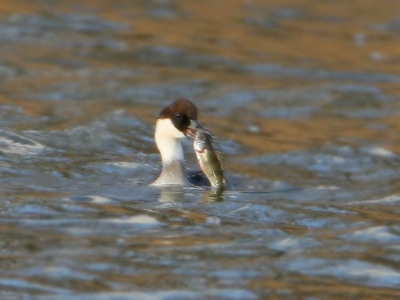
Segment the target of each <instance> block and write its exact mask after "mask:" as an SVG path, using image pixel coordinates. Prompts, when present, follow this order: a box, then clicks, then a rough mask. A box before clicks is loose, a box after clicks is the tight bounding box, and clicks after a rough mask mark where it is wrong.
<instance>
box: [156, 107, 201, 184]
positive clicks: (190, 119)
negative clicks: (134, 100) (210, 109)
mask: <svg viewBox="0 0 400 300" xmlns="http://www.w3.org/2000/svg"><path fill="white" fill-rule="evenodd" d="M197 115H198V111H197V107H196V105H194V104H193V103H192V102H191V101H189V100H187V99H178V100H176V101H174V102H172V103H171V104H169V105H168V106H166V107H164V108H163V109H162V110H161V112H160V114H159V116H158V119H157V122H156V128H155V133H154V139H155V142H156V145H157V148H158V150H159V152H160V154H161V163H162V168H161V173H160V175H159V176H158V177H157V179H156V180H155V181H154V182H153V183H152V184H151V185H153V186H162V185H179V186H190V185H192V184H194V185H205V184H204V183H205V182H207V179H205V178H204V176H202V174H200V173H199V172H196V173H195V174H187V173H186V171H185V167H184V162H185V158H184V155H183V149H182V143H181V139H183V138H185V137H189V138H194V136H195V134H196V132H197V131H206V132H207V131H208V130H207V129H206V128H205V127H204V126H203V125H201V123H200V122H198V121H197Z"/></svg>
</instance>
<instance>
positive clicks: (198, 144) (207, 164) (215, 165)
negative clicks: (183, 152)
mask: <svg viewBox="0 0 400 300" xmlns="http://www.w3.org/2000/svg"><path fill="white" fill-rule="evenodd" d="M193 149H194V151H195V153H196V157H197V161H198V163H199V165H200V168H201V170H202V171H203V173H204V174H205V175H206V177H207V179H208V180H209V181H210V185H211V187H212V188H216V189H218V190H219V191H221V192H222V190H223V189H224V187H225V184H226V183H225V177H224V170H223V164H222V159H221V155H220V153H219V152H218V151H216V150H215V149H214V148H213V145H212V137H211V134H210V133H209V132H207V131H202V130H198V131H197V132H196V134H195V137H194V141H193Z"/></svg>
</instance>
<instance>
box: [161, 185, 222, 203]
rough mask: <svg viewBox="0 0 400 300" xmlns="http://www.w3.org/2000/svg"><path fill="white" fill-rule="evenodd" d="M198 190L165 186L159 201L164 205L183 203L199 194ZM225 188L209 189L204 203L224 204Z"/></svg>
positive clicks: (204, 196)
mask: <svg viewBox="0 0 400 300" xmlns="http://www.w3.org/2000/svg"><path fill="white" fill-rule="evenodd" d="M197 190H198V189H191V188H184V187H181V186H165V187H162V188H160V190H159V191H160V194H159V197H158V201H159V202H162V203H171V202H183V201H185V200H189V199H188V198H190V196H193V195H195V194H197V193H196V192H195V191H197ZM223 192H224V188H223V187H222V186H221V187H215V188H211V189H207V190H205V191H204V192H203V194H202V199H203V202H222V201H223V200H224V196H223Z"/></svg>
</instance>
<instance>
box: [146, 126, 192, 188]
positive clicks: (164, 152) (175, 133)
mask: <svg viewBox="0 0 400 300" xmlns="http://www.w3.org/2000/svg"><path fill="white" fill-rule="evenodd" d="M184 137H185V135H184V134H183V133H182V132H181V131H179V130H178V129H176V128H175V126H174V125H173V124H172V122H171V120H170V119H159V120H157V123H156V130H155V135H154V138H155V141H156V144H157V148H158V150H159V151H160V154H161V160H162V170H161V174H160V176H159V177H158V178H157V180H156V181H155V182H153V183H152V185H167V184H177V185H186V184H187V182H188V181H187V178H186V173H185V169H184V166H183V164H184V161H185V158H184V155H183V149H182V144H181V141H180V139H181V138H184Z"/></svg>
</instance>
